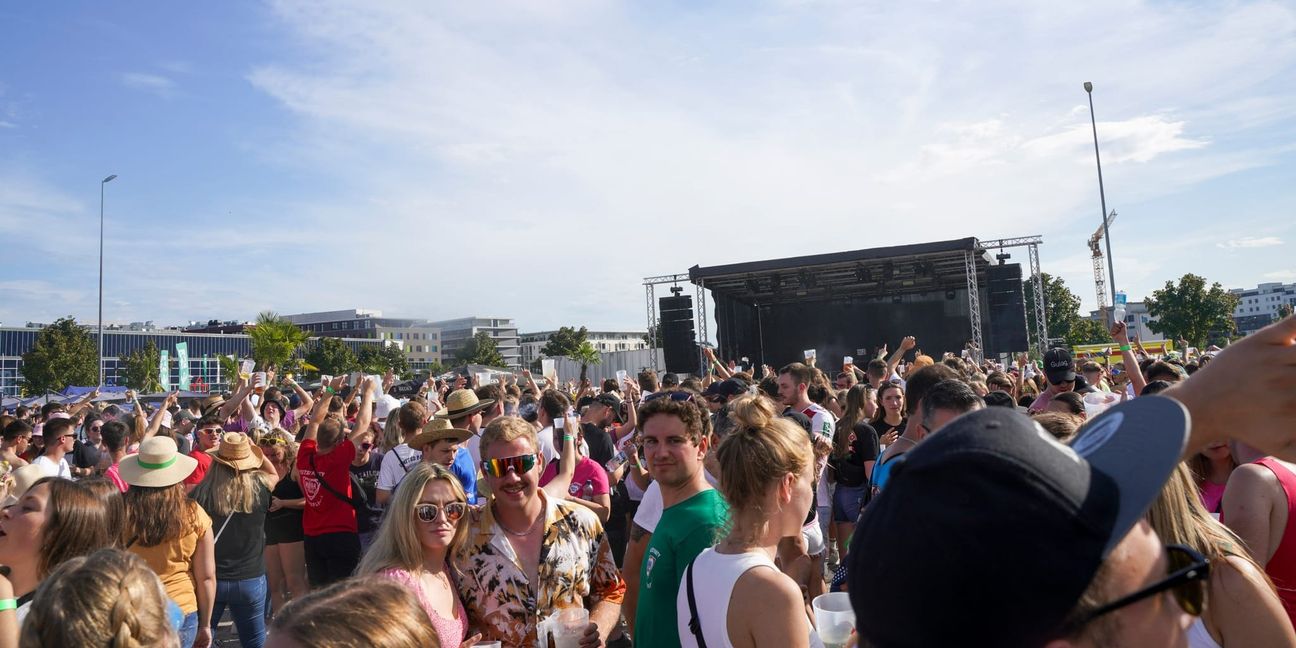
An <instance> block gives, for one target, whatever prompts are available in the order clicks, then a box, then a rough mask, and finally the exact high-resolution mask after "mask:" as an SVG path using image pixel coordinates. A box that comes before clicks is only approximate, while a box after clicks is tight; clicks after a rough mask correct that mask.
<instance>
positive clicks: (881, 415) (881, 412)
mask: <svg viewBox="0 0 1296 648" xmlns="http://www.w3.org/2000/svg"><path fill="white" fill-rule="evenodd" d="M888 389H895V390H898V391H899V392H900V396H901V397H904V396H905V390H904V387H901V386H900V385H897V384H896V383H893V382H889V381H888V382H884V383H882V386H881V387H878V390H877V402H878V406H877V411H876V412H873V418H872V419H871V420H869V423H871V424H873V425H877V424H878V423H881V422H882V420H883V419H885V418H886V415H887V413H886V408H885V407H882V397H883V396H885V395H886V392H887V390H888ZM906 405H908V403H906V402H903V401H901V403H900V418H901V419H903V418H904V415H905V409H906V408H905V406H906Z"/></svg>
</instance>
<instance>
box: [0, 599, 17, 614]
mask: <svg viewBox="0 0 1296 648" xmlns="http://www.w3.org/2000/svg"><path fill="white" fill-rule="evenodd" d="M17 609H18V599H11V598H7V599H0V612H4V611H5V610H17Z"/></svg>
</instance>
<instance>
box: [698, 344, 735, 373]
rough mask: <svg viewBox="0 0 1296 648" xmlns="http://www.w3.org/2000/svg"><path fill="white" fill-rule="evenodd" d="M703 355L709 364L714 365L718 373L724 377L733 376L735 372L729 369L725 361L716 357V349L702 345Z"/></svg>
mask: <svg viewBox="0 0 1296 648" xmlns="http://www.w3.org/2000/svg"><path fill="white" fill-rule="evenodd" d="M702 355H704V356H706V361H707V364H709V365H710V366H711V367H714V368H715V371H716V373H717V374H720V377H721V378H722V379H729V378H733V372H732V371H730V370H729V367H726V366H725V363H723V362H720V360H719V359H717V358H716V354H715V349H712V348H711V347H702ZM707 375H710V373H709V372H708V374H707Z"/></svg>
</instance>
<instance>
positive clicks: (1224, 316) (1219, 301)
mask: <svg viewBox="0 0 1296 648" xmlns="http://www.w3.org/2000/svg"><path fill="white" fill-rule="evenodd" d="M1237 302H1238V298H1237V295H1234V294H1232V293H1230V292H1228V291H1227V290H1224V287H1223V286H1221V285H1220V284H1219V282H1218V281H1217V282H1215V283H1213V284H1211V285H1210V287H1209V288H1207V286H1206V279H1205V277H1199V276H1197V275H1195V274H1191V273H1189V274H1186V275H1184V276H1182V277H1180V278H1179V283H1178V284H1176V283H1174V282H1173V281H1167V282H1166V283H1165V287H1164V288H1161V289H1160V290H1155V291H1153V292H1152V296H1151V297H1149V298H1148V300H1147V307H1148V316H1149V317H1150V318H1151V320H1152V321H1150V322H1148V328H1149V329H1152V332H1154V333H1161V334H1163V335H1166V336H1167V337H1169V338H1171V339H1175V340H1178V339H1181V338H1182V339H1184V340H1186V341H1187V342H1188V344H1190V345H1192V346H1195V347H1198V348H1202V347H1204V346H1206V343H1207V342H1208V341H1210V340H1212V339H1223V340H1227V339H1228V336H1229V334H1231V333H1233V332H1234V331H1235V330H1236V327H1235V324H1234V322H1233V310H1234V309H1235V308H1237Z"/></svg>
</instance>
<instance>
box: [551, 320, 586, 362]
mask: <svg viewBox="0 0 1296 648" xmlns="http://www.w3.org/2000/svg"><path fill="white" fill-rule="evenodd" d="M588 335H589V331H587V330H586V329H585V327H584V326H582V327H580V328H578V329H576V328H572V327H570V326H563V327H559V329H558V332H557V333H554V334H553V335H552V336H550V337H549V340H548V341H546V342H545V345H544V347H542V348H541V349H540V355H543V356H545V357H547V358H556V357H558V356H567V357H571V356H572V354H574V353H576V352H577V351H579V350H580V347H581V344H584V343H585V340H586V339H587V337H588Z"/></svg>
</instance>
